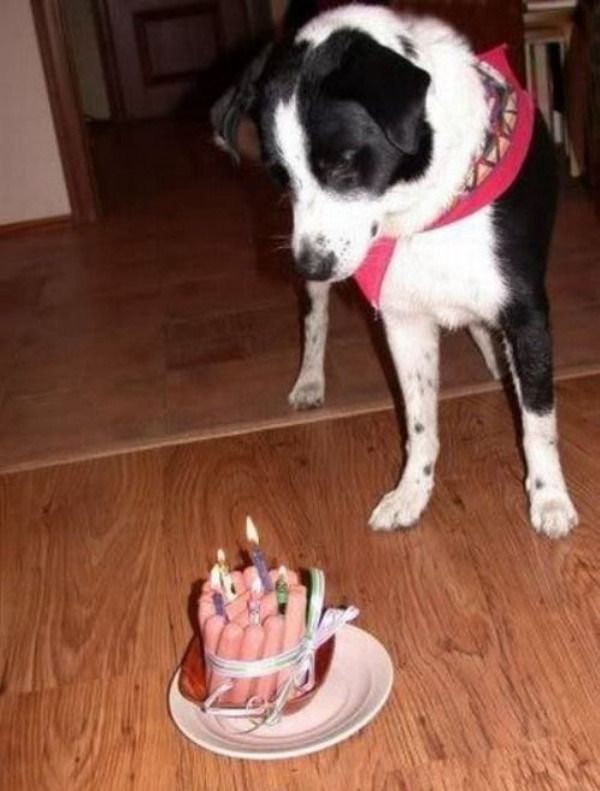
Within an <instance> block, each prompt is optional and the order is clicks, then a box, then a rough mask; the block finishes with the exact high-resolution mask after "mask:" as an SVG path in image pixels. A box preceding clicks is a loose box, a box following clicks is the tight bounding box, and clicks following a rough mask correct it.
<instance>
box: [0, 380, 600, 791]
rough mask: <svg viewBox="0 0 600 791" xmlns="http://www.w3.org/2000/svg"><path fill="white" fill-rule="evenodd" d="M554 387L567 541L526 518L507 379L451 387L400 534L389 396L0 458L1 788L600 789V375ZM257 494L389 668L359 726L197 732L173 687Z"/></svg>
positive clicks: (282, 537)
mask: <svg viewBox="0 0 600 791" xmlns="http://www.w3.org/2000/svg"><path fill="white" fill-rule="evenodd" d="M558 396H559V405H560V409H559V414H560V430H561V446H562V452H563V460H564V467H565V474H566V477H567V480H568V481H569V485H570V487H571V490H572V493H573V497H574V499H575V501H576V503H577V506H578V508H579V512H580V517H581V524H580V525H579V527H578V528H577V529H576V531H575V532H574V533H573V534H572V536H571V537H569V538H568V539H567V540H563V541H559V542H553V541H550V540H548V539H544V538H541V537H539V536H537V535H536V534H535V533H534V531H533V530H532V529H531V527H530V526H529V525H528V523H527V517H526V502H525V497H524V494H523V485H522V480H523V470H522V464H521V458H520V452H519V450H518V446H517V443H516V437H515V434H514V431H513V418H512V415H511V410H510V408H509V405H508V403H507V401H506V399H505V397H504V395H503V394H500V393H488V394H481V395H472V396H468V397H464V398H460V399H454V400H450V401H444V402H442V405H441V414H440V433H441V442H442V453H441V457H440V462H439V467H438V471H437V484H436V489H435V492H434V496H433V499H432V502H431V505H430V508H429V509H428V511H427V512H426V514H425V515H424V516H423V518H422V520H421V523H420V525H419V526H418V527H417V528H415V529H412V530H409V531H404V532H399V533H394V534H376V533H373V532H370V531H369V530H368V529H367V528H366V519H367V516H368V514H369V512H370V510H371V508H372V507H373V505H374V503H375V502H376V501H377V499H378V498H379V497H380V496H381V494H382V493H383V492H384V491H385V490H386V488H389V487H390V486H392V485H393V484H394V482H395V479H396V476H397V473H398V469H399V463H400V457H401V456H402V450H401V449H402V447H403V438H402V435H401V432H399V431H398V427H397V421H396V417H395V415H394V413H393V412H391V411H386V412H380V413H377V414H371V415H361V416H354V417H351V418H346V419H338V420H331V421H324V422H321V423H315V424H312V425H303V426H292V427H287V428H282V429H278V430H273V431H268V432H256V433H254V434H247V435H242V436H238V437H229V438H221V439H214V440H206V441H204V442H201V443H190V444H186V445H182V446H178V447H169V448H162V449H157V450H153V451H146V452H137V453H132V454H125V455H120V456H113V457H108V458H105V459H97V460H90V461H85V462H77V463H73V464H69V465H63V466H56V467H52V468H47V469H40V470H36V471H29V472H21V473H14V474H10V475H3V476H0V541H1V545H0V679H1V683H0V753H1V754H2V756H3V760H2V761H0V787H2V788H3V789H4V788H7V789H9V788H10V789H11V791H13V790H14V791H25V789H27V790H29V789H32V788H35V789H36V791H38V789H39V790H40V791H86V790H87V789H90V788H102V789H103V791H122V789H143V790H144V791H147V790H148V789H157V790H162V789H165V790H166V789H168V791H173V789H176V791H180V790H181V791H184V790H187V789H189V788H195V787H198V788H210V789H211V791H220V789H223V791H225V789H233V790H235V791H242V790H243V791H246V790H247V789H256V788H263V789H272V790H273V791H280V789H285V791H304V789H306V788H311V789H327V791H338V790H339V791H342V789H343V791H366V790H367V789H373V791H402V790H403V789H407V791H440V790H441V791H596V789H597V788H599V787H600V738H599V737H600V710H599V709H598V705H597V702H598V700H599V699H600V670H599V666H598V662H597V657H598V651H599V648H600V644H599V641H600V622H599V613H600V599H599V594H598V591H599V590H600V585H599V582H600V538H599V536H598V531H597V525H598V517H599V515H600V498H599V495H598V489H597V484H598V481H599V480H600V426H598V424H597V420H596V419H595V412H596V404H597V403H598V400H599V397H600V377H593V378H589V379H576V380H571V381H569V382H564V383H560V384H559V386H558ZM247 513H251V514H252V515H253V517H254V518H255V521H256V522H257V524H258V526H259V529H260V531H261V543H262V545H263V546H264V548H265V551H266V552H267V554H268V556H269V559H271V560H273V561H280V560H285V561H286V562H287V563H288V564H294V565H296V564H297V565H300V566H309V565H311V564H316V563H318V564H319V565H320V566H322V567H323V568H324V569H325V570H326V572H327V590H328V600H329V601H330V602H332V603H344V602H352V603H355V604H357V605H358V606H359V607H360V609H361V615H360V626H362V627H363V628H365V629H367V630H368V631H370V632H371V633H373V634H374V635H375V636H377V637H378V638H379V639H380V640H381V641H382V642H383V643H384V645H385V646H386V647H387V649H388V651H389V652H390V654H391V657H392V660H393V663H394V669H395V681H394V687H393V690H392V695H391V698H390V701H389V702H388V704H387V705H386V707H385V708H384V709H383V710H382V712H381V714H380V715H379V716H378V717H377V718H376V720H375V721H374V722H372V723H371V724H370V725H369V726H368V727H366V728H365V729H363V731H361V732H360V734H358V735H356V736H354V737H353V738H352V739H350V740H348V741H347V742H344V743H343V744H340V745H338V746H337V747H334V748H332V749H330V750H327V751H324V752H323V753H320V754H316V755H314V756H310V757H306V758H303V759H297V760H285V761H279V762H276V763H273V764H258V763H252V762H246V761H237V760H233V759H227V758H219V757H217V756H214V755H212V754H210V753H208V752H205V751H202V750H199V749H198V748H196V747H194V746H193V745H191V744H190V743H188V742H187V741H185V740H184V738H183V737H181V736H179V734H178V733H177V732H176V730H175V728H174V726H173V724H172V723H171V722H170V720H169V715H168V711H167V706H166V689H167V685H168V682H169V679H170V678H171V675H172V673H173V672H174V670H175V668H176V666H177V663H178V661H179V659H180V657H181V655H182V653H183V651H184V649H185V646H186V644H187V641H188V639H189V637H190V635H191V625H190V617H189V604H190V594H191V591H192V587H193V585H194V583H195V582H197V581H198V580H199V579H200V578H201V577H202V576H203V575H204V574H205V573H206V570H207V568H208V566H209V564H210V563H211V561H212V557H213V556H214V552H215V551H216V549H217V548H218V547H219V546H223V547H224V548H225V549H226V550H227V552H228V554H229V557H230V558H233V557H234V556H235V554H236V552H237V551H238V550H239V549H240V548H241V545H240V542H241V540H242V529H243V523H244V518H245V516H246V514H247ZM192 601H193V599H192Z"/></svg>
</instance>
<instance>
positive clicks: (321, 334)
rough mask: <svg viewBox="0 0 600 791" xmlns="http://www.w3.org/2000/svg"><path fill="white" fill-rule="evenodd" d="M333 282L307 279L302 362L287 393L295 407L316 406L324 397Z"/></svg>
mask: <svg viewBox="0 0 600 791" xmlns="http://www.w3.org/2000/svg"><path fill="white" fill-rule="evenodd" d="M330 288H331V283H321V282H318V281H316V280H307V281H306V292H307V294H308V297H309V299H310V309H309V311H308V313H307V314H306V316H305V317H304V348H303V350H302V365H301V366H300V372H299V374H298V377H297V379H296V383H295V384H294V387H293V388H292V391H291V393H290V394H289V396H288V401H289V402H290V404H291V405H292V406H293V407H294V409H313V408H314V407H318V406H321V405H322V403H323V400H324V399H325V345H326V343H327V327H328V324H329V290H330Z"/></svg>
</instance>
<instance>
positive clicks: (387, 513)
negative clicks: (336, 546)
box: [369, 315, 439, 530]
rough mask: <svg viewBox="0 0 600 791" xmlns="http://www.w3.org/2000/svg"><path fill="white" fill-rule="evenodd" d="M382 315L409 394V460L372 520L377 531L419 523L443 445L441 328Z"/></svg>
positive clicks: (415, 318)
mask: <svg viewBox="0 0 600 791" xmlns="http://www.w3.org/2000/svg"><path fill="white" fill-rule="evenodd" d="M383 319H384V324H385V329H386V334H387V337H388V343H389V346H390V351H391V353H392V357H393V360H394V365H395V367H396V372H397V374H398V379H399V381H400V387H401V389H402V396H403V398H404V408H405V412H406V428H407V433H408V442H407V445H406V452H407V459H406V466H405V468H404V471H403V473H402V477H401V479H400V483H399V484H398V486H397V487H396V488H395V489H393V490H392V491H391V492H388V494H386V495H385V496H384V497H383V499H382V500H381V501H380V503H379V505H378V506H377V507H376V508H375V510H374V511H373V513H372V514H371V519H370V520H369V524H370V525H371V527H372V528H373V529H374V530H393V529H394V528H396V527H408V526H409V525H412V524H414V523H415V522H416V521H417V519H418V518H419V517H420V515H421V513H422V512H423V510H424V509H425V507H426V506H427V503H428V502H429V498H430V496H431V492H432V490H433V478H434V469H435V463H436V460H437V456H438V450H439V441H438V427H437V401H438V387H439V330H438V327H437V325H436V324H435V322H433V321H432V320H431V319H429V318H427V317H424V316H409V317H402V318H399V317H398V316H389V317H388V316H386V315H384V316H383Z"/></svg>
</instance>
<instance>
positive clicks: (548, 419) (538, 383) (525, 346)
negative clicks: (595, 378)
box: [504, 310, 577, 538]
mask: <svg viewBox="0 0 600 791" xmlns="http://www.w3.org/2000/svg"><path fill="white" fill-rule="evenodd" d="M504 331H505V336H506V341H507V352H508V357H509V362H510V367H511V372H512V374H513V378H514V382H515V388H516V391H517V396H518V399H519V404H520V407H521V416H522V421H523V450H524V453H525V460H526V463H527V480H526V488H527V492H528V494H529V507H530V518H531V524H532V525H533V527H534V528H535V530H537V531H538V532H539V533H544V534H545V535H547V536H550V538H560V537H561V536H565V535H567V533H568V532H569V531H570V530H571V528H572V527H574V526H575V525H576V524H577V512H576V511H575V508H574V507H573V503H572V502H571V498H570V497H569V494H568V492H567V487H566V485H565V480H564V477H563V473H562V469H561V465H560V458H559V455H558V433H557V430H556V412H555V408H554V391H553V384H552V348H551V339H550V333H549V331H548V316H547V312H546V311H545V310H538V311H534V310H531V312H530V313H529V314H528V315H525V316H522V315H521V314H520V313H518V312H515V316H514V317H508V320H507V321H506V324H505V327H504Z"/></svg>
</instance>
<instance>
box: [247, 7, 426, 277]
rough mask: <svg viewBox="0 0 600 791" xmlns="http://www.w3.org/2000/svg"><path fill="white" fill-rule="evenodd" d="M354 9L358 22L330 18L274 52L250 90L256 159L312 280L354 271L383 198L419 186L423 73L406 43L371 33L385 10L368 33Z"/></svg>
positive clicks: (368, 11) (423, 143)
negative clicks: (283, 198) (282, 204)
mask: <svg viewBox="0 0 600 791" xmlns="http://www.w3.org/2000/svg"><path fill="white" fill-rule="evenodd" d="M358 8H360V7H358ZM356 10H357V7H354V9H353V11H352V12H350V13H354V14H355V17H350V19H354V18H356V19H357V20H359V23H358V24H354V23H352V24H349V23H348V21H346V20H347V17H345V16H344V14H341V15H340V14H338V16H336V15H335V12H334V14H333V15H332V14H328V15H325V16H324V17H319V18H317V19H316V20H313V21H312V22H311V23H310V24H309V25H308V26H307V27H306V28H304V29H303V30H302V31H300V33H299V34H298V36H297V37H296V39H295V40H294V42H293V43H292V44H290V45H287V46H284V47H281V48H279V50H278V51H277V52H275V53H274V54H273V56H272V58H271V60H270V62H269V64H268V65H267V67H266V69H265V72H264V74H263V77H262V80H261V83H260V86H259V91H258V97H259V100H258V104H257V120H258V124H259V130H260V138H261V146H262V153H263V159H264V161H265V163H266V165H267V167H268V168H269V169H270V170H271V172H272V174H273V175H274V176H275V178H277V180H279V181H280V182H281V183H282V184H283V185H284V186H285V187H286V188H287V189H288V190H289V192H290V195H291V198H292V205H293V214H294V230H293V238H292V249H293V252H294V258H295V262H296V268H297V270H298V272H299V273H300V274H301V275H303V276H304V277H307V278H310V279H315V280H341V279H343V278H346V277H348V276H350V275H351V274H353V272H354V271H355V270H356V269H357V268H358V266H359V265H360V263H361V261H362V260H363V258H364V256H365V254H366V252H367V250H368V248H369V246H370V244H371V243H372V241H373V237H375V236H376V235H377V233H378V230H379V226H380V223H381V221H382V219H383V216H384V214H385V211H386V200H385V198H386V195H387V194H388V193H389V191H390V190H391V189H392V188H393V187H394V186H397V185H398V184H399V183H401V182H409V181H413V180H416V179H418V178H419V177H420V176H421V175H422V174H423V173H424V172H425V171H426V170H427V167H428V164H429V161H430V158H431V151H432V130H431V127H430V125H429V124H428V122H427V118H426V112H425V99H426V94H427V90H428V87H429V82H430V79H429V75H428V73H427V72H426V71H425V70H424V69H423V68H421V67H420V66H419V65H418V58H417V56H416V53H415V51H414V48H413V46H412V45H411V42H410V40H409V39H407V38H406V37H404V36H401V35H397V34H393V35H392V34H391V33H390V31H389V30H382V33H383V36H380V35H378V28H377V25H378V24H379V26H380V27H382V25H383V26H385V21H386V20H387V21H388V22H390V21H392V20H393V18H394V17H393V15H392V14H391V12H386V11H378V12H377V13H378V16H377V19H376V24H375V28H376V29H375V31H373V29H372V27H373V26H371V27H370V28H364V26H361V25H360V17H359V16H356ZM363 12H364V14H365V15H366V18H368V17H369V14H373V10H372V9H363ZM388 14H389V16H388ZM382 38H383V41H385V43H382Z"/></svg>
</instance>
